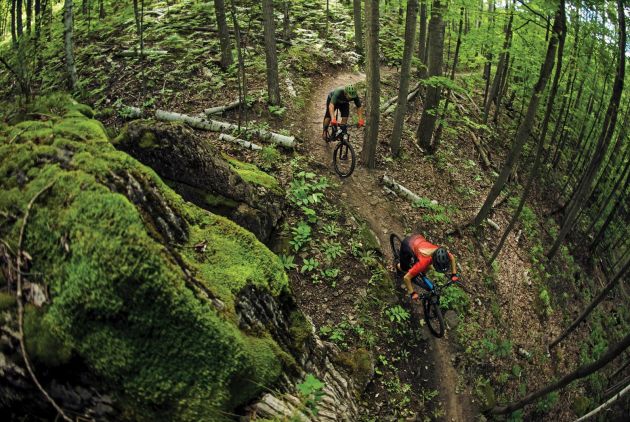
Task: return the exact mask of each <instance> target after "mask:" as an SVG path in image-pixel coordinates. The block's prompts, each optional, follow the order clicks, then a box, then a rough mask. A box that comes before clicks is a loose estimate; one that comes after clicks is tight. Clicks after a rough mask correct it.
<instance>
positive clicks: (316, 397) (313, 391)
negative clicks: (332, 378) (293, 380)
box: [297, 374, 326, 415]
mask: <svg viewBox="0 0 630 422" xmlns="http://www.w3.org/2000/svg"><path fill="white" fill-rule="evenodd" d="M325 386H326V384H325V383H323V382H321V381H320V380H319V379H317V378H316V377H315V376H314V375H313V374H307V375H306V377H305V378H304V381H303V382H301V383H299V384H298V385H297V389H298V391H299V392H300V396H301V397H302V399H303V400H304V404H305V405H306V407H307V408H308V409H310V410H311V411H312V412H313V414H314V415H317V413H318V409H317V405H318V403H319V402H320V401H321V400H322V397H323V396H324V387H325Z"/></svg>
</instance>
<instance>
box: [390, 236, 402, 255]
mask: <svg viewBox="0 0 630 422" xmlns="http://www.w3.org/2000/svg"><path fill="white" fill-rule="evenodd" d="M389 245H390V246H391V247H392V254H393V255H394V259H395V260H396V261H400V247H401V246H402V240H400V237H398V235H397V234H396V233H392V234H390V235H389Z"/></svg>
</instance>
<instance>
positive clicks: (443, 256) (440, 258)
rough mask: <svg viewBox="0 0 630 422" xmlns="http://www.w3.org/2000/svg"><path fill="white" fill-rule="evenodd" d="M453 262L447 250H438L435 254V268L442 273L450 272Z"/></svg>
mask: <svg viewBox="0 0 630 422" xmlns="http://www.w3.org/2000/svg"><path fill="white" fill-rule="evenodd" d="M450 264H451V260H450V258H449V256H448V251H447V250H446V249H445V248H437V249H436V250H435V252H433V268H435V269H436V270H437V271H439V272H441V273H445V272H447V271H448V269H449V266H450Z"/></svg>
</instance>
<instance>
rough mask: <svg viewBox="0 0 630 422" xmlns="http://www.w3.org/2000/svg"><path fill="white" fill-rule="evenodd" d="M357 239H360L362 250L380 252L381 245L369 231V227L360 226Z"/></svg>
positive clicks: (365, 225)
mask: <svg viewBox="0 0 630 422" xmlns="http://www.w3.org/2000/svg"><path fill="white" fill-rule="evenodd" d="M359 238H360V239H361V242H362V243H363V248H364V249H365V250H368V251H369V250H373V251H380V250H381V244H380V243H379V241H378V238H377V237H376V235H375V234H374V232H373V231H372V229H370V227H369V226H368V225H367V224H365V223H363V224H361V226H360V227H359Z"/></svg>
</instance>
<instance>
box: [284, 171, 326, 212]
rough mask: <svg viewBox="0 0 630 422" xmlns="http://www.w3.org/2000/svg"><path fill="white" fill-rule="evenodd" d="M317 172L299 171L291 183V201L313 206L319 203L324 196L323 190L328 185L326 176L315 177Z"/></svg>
mask: <svg viewBox="0 0 630 422" xmlns="http://www.w3.org/2000/svg"><path fill="white" fill-rule="evenodd" d="M315 178H316V174H315V173H310V172H304V171H301V172H299V173H298V174H297V175H296V176H295V177H294V179H293V180H292V181H291V183H289V201H291V202H292V203H293V204H295V205H297V206H303V205H304V206H311V205H315V204H319V203H321V202H322V199H323V198H324V193H323V191H324V190H325V189H326V188H327V187H328V180H327V179H326V178H325V177H320V178H319V179H318V180H316V179H315Z"/></svg>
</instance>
